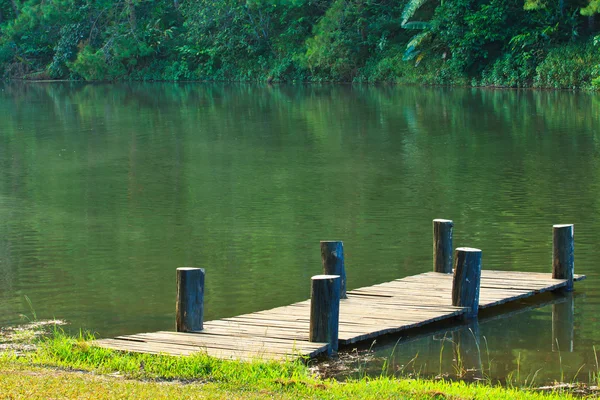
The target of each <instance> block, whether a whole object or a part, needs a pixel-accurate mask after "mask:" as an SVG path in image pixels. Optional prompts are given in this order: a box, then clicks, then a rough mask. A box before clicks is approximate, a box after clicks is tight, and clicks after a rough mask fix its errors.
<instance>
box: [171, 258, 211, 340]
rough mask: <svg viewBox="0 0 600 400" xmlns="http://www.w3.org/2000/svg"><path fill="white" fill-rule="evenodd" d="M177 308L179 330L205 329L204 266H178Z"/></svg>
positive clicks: (176, 327) (177, 326)
mask: <svg viewBox="0 0 600 400" xmlns="http://www.w3.org/2000/svg"><path fill="white" fill-rule="evenodd" d="M175 308H176V326H175V329H176V331H177V332H194V331H201V330H202V329H203V320H204V269H203V268H177V304H176V307H175Z"/></svg>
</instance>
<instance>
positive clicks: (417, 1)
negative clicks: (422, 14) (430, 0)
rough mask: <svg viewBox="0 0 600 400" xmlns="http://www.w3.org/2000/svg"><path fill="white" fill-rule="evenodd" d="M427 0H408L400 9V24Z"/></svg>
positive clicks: (404, 22)
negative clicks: (402, 8)
mask: <svg viewBox="0 0 600 400" xmlns="http://www.w3.org/2000/svg"><path fill="white" fill-rule="evenodd" d="M426 2H427V0H409V1H408V3H406V5H405V6H404V10H403V11H402V26H404V25H405V24H406V23H407V22H408V20H409V19H411V18H412V16H413V15H414V14H415V12H417V10H418V9H419V8H420V7H421V6H422V5H423V4H425V3H426Z"/></svg>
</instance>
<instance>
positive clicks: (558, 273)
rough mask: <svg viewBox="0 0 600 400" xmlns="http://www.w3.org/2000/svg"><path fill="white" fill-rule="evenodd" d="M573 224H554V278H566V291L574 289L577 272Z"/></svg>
mask: <svg viewBox="0 0 600 400" xmlns="http://www.w3.org/2000/svg"><path fill="white" fill-rule="evenodd" d="M574 252H575V240H574V233H573V224H565V225H553V226H552V278H554V279H566V280H567V286H565V288H564V291H566V292H570V291H572V290H573V275H574V273H575V257H574Z"/></svg>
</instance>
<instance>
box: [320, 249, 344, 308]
mask: <svg viewBox="0 0 600 400" xmlns="http://www.w3.org/2000/svg"><path fill="white" fill-rule="evenodd" d="M321 262H322V263H323V274H324V275H339V276H340V282H341V283H340V299H347V298H348V296H346V267H345V266H344V243H343V242H342V241H334V240H331V241H329V240H322V241H321Z"/></svg>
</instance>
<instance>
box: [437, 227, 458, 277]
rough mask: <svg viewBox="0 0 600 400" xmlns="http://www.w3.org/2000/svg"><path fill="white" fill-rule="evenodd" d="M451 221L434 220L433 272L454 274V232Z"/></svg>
mask: <svg viewBox="0 0 600 400" xmlns="http://www.w3.org/2000/svg"><path fill="white" fill-rule="evenodd" d="M453 228H454V222H452V221H451V220H449V219H434V220H433V271H434V272H441V273H444V274H451V273H452V230H453Z"/></svg>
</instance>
